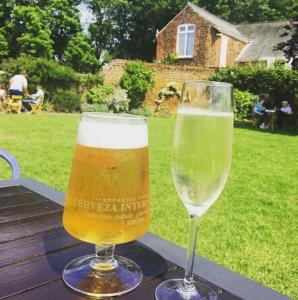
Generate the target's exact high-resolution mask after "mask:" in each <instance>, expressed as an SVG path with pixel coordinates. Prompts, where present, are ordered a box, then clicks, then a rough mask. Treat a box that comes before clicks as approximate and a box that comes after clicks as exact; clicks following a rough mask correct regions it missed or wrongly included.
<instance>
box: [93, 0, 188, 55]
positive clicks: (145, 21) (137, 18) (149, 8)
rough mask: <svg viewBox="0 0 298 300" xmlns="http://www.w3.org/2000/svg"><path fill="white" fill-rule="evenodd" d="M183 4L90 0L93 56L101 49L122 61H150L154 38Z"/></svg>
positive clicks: (182, 0) (174, 0) (163, 0)
mask: <svg viewBox="0 0 298 300" xmlns="http://www.w3.org/2000/svg"><path fill="white" fill-rule="evenodd" d="M185 3H186V1H185V0H161V1H155V0H144V1H138V0H111V1H109V0H90V1H89V2H88V6H89V8H90V9H91V11H92V12H93V14H94V16H95V23H93V24H91V25H90V29H89V31H90V34H91V38H92V41H93V42H94V43H95V45H96V47H97V53H98V54H99V53H101V52H102V51H103V49H105V50H108V51H109V52H110V53H111V54H112V55H114V56H116V57H123V58H133V59H135V58H140V59H143V60H152V58H153V57H154V55H155V43H154V40H155V34H156V30H157V29H161V28H162V27H163V26H165V25H166V24H167V22H169V21H170V20H171V19H172V18H173V17H174V16H175V15H176V14H177V13H178V12H179V10H181V9H182V8H183V6H184V5H185Z"/></svg>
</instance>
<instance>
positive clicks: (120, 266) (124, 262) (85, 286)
mask: <svg viewBox="0 0 298 300" xmlns="http://www.w3.org/2000/svg"><path fill="white" fill-rule="evenodd" d="M114 258H115V260H116V261H115V265H116V267H115V268H114V269H102V270H100V269H98V268H97V269H95V268H94V259H95V255H86V256H82V257H79V258H76V259H74V260H72V261H71V262H69V263H68V264H67V265H66V266H65V269H64V271H63V273H62V278H63V280H64V282H65V284H66V285H67V286H68V287H70V288H71V289H73V290H75V291H76V292H78V293H81V294H84V295H87V296H91V297H98V298H102V297H111V296H119V295H122V294H125V293H128V292H130V291H132V290H133V289H135V288H136V287H137V286H138V285H139V284H140V283H141V281H142V278H143V273H142V271H141V269H140V267H139V266H138V265H137V264H136V263H134V262H133V261H131V260H130V259H128V258H125V257H121V256H114Z"/></svg>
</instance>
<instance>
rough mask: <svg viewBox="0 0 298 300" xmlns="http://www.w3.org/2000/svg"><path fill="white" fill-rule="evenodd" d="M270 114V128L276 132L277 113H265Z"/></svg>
mask: <svg viewBox="0 0 298 300" xmlns="http://www.w3.org/2000/svg"><path fill="white" fill-rule="evenodd" d="M265 112H266V113H267V114H268V117H269V123H268V125H269V128H270V129H271V130H274V128H275V127H276V111H275V110H274V109H266V111H265Z"/></svg>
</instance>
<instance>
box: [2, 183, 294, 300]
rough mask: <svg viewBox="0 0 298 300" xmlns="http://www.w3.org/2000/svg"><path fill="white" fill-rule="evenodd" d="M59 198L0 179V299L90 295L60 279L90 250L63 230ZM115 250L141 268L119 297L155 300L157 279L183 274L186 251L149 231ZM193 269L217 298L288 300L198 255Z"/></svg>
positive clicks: (66, 298) (31, 186)
mask: <svg viewBox="0 0 298 300" xmlns="http://www.w3.org/2000/svg"><path fill="white" fill-rule="evenodd" d="M63 203H64V194H63V193H60V192H58V191H56V190H54V189H51V188H49V187H47V186H45V185H44V184H42V183H40V182H37V181H35V180H32V179H21V180H11V181H2V182H0V266H1V269H0V299H9V300H10V299H16V300H21V299H22V300H25V299H27V300H35V299H36V300H51V299H53V300H70V299H77V300H80V299H88V298H85V297H82V296H81V295H78V294H76V293H74V292H72V291H71V290H70V289H68V288H67V287H66V286H65V285H64V283H63V281H62V279H61V272H62V270H63V268H64V265H65V264H66V263H67V262H69V261H70V260H72V259H73V258H75V257H78V256H81V255H85V254H89V253H92V252H93V251H94V247H93V245H90V244H87V243H83V242H80V241H79V240H76V239H74V238H73V237H71V236H70V235H69V234H68V233H67V232H66V231H65V230H64V228H63V225H62V223H61V216H62V211H63ZM116 249H117V251H116V252H117V253H118V254H120V255H125V256H127V257H130V258H131V259H133V260H134V261H136V262H137V263H138V264H139V265H140V266H141V268H142V270H143V272H144V280H143V282H142V284H141V285H140V286H139V287H138V288H137V289H136V290H134V291H133V292H131V293H128V294H126V295H123V296H121V297H118V299H119V300H120V299H121V300H122V299H126V300H128V299H130V300H139V299H141V300H153V299H154V290H155V288H156V286H157V285H158V284H159V283H160V282H162V281H164V280H165V279H169V278H178V277H181V276H183V268H182V267H183V265H184V262H185V254H186V253H185V250H184V249H182V248H181V247H178V246H177V245H174V244H172V243H170V242H168V241H166V240H164V239H162V238H160V237H157V236H155V235H153V234H150V233H147V234H146V235H145V236H144V237H142V238H141V239H139V240H138V241H135V242H131V243H128V244H124V245H120V246H117V248H116ZM194 271H195V273H196V274H197V275H199V277H198V276H196V278H197V279H199V280H202V281H203V282H205V284H207V285H209V286H211V287H213V289H214V290H215V291H216V292H217V293H218V295H219V297H218V298H219V300H239V299H247V300H250V299H251V300H258V299H259V300H267V299H268V300H269V299H270V300H274V299H277V300H279V299H280V300H282V299H289V298H287V297H286V296H283V295H281V294H279V293H277V292H275V291H273V290H271V289H269V288H266V287H264V286H262V285H260V284H258V283H256V282H253V281H251V280H249V279H247V278H245V277H243V276H241V275H239V274H236V273H234V272H231V271H229V270H227V269H224V268H222V267H221V266H219V265H216V264H214V263H212V262H211V261H208V260H206V259H204V258H202V257H198V256H197V257H196V262H195V268H194ZM89 299H90V298H89Z"/></svg>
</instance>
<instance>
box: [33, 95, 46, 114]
mask: <svg viewBox="0 0 298 300" xmlns="http://www.w3.org/2000/svg"><path fill="white" fill-rule="evenodd" d="M43 101H44V96H42V97H40V100H39V102H38V103H32V104H31V109H32V110H31V113H33V114H36V113H38V112H40V111H41V106H42V104H43Z"/></svg>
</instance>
